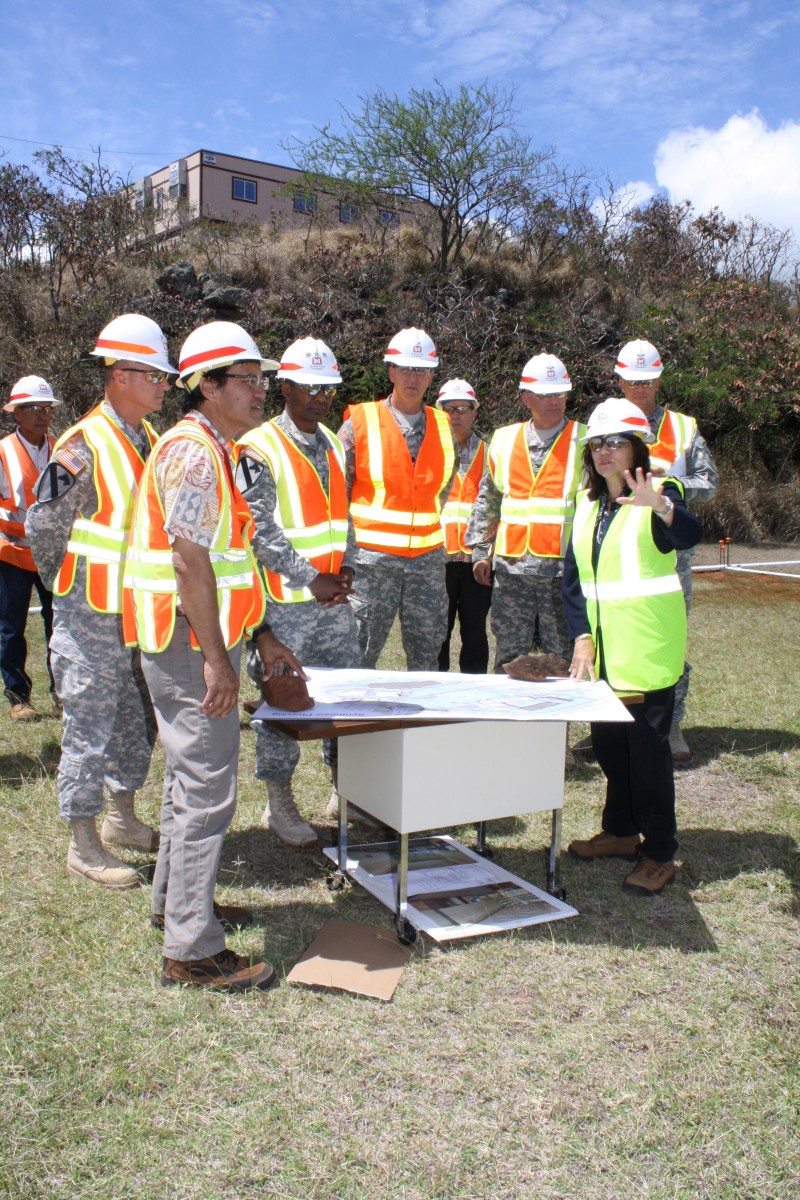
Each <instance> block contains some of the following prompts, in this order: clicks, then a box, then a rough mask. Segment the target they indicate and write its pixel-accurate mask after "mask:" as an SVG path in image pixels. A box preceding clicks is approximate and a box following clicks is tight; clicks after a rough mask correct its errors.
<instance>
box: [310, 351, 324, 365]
mask: <svg viewBox="0 0 800 1200" xmlns="http://www.w3.org/2000/svg"><path fill="white" fill-rule="evenodd" d="M311 365H312V367H321V366H322V355H321V354H316V353H315V354H312V355H311Z"/></svg>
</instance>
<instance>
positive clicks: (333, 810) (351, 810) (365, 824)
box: [325, 767, 384, 829]
mask: <svg viewBox="0 0 800 1200" xmlns="http://www.w3.org/2000/svg"><path fill="white" fill-rule="evenodd" d="M331 783H332V784H333V787H332V788H331V798H330V800H329V801H328V805H327V808H326V809H325V816H326V817H327V819H328V820H329V821H335V822H336V823H337V825H338V823H339V770H338V768H337V767H331ZM347 824H348V825H360V826H361V828H362V829H383V828H384V826H383V825H382V824H381V822H380V821H376V820H375V818H374V817H371V816H370V815H369V813H366V812H364V810H363V808H356V806H355V804H350V803H348V805H347Z"/></svg>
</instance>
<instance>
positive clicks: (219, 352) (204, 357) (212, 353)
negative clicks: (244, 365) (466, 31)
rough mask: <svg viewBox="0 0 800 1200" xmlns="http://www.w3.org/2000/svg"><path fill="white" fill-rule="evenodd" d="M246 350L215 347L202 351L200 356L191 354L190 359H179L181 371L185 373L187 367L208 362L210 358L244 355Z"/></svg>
mask: <svg viewBox="0 0 800 1200" xmlns="http://www.w3.org/2000/svg"><path fill="white" fill-rule="evenodd" d="M246 350H247V347H246V346H217V347H216V349H214V350H204V351H203V353H202V354H193V355H192V356H191V357H190V358H183V359H181V370H182V371H185V370H187V369H188V368H189V367H196V366H199V365H200V363H204V362H208V361H209V360H210V359H212V358H227V357H228V356H229V355H233V354H244V353H245V352H246Z"/></svg>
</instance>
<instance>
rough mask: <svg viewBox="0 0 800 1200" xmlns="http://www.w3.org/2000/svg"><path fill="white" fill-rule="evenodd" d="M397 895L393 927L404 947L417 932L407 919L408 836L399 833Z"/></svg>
mask: <svg viewBox="0 0 800 1200" xmlns="http://www.w3.org/2000/svg"><path fill="white" fill-rule="evenodd" d="M397 850H398V853H397V894H396V899H395V913H394V927H395V929H396V930H397V936H398V938H399V940H400V941H401V942H403V943H404V944H405V945H412V944H413V943H414V942H415V941H416V940H417V931H416V929H415V928H414V926H413V925H412V924H411V922H410V921H409V919H408V834H407V833H401V834H400V836H399V838H398V846H397Z"/></svg>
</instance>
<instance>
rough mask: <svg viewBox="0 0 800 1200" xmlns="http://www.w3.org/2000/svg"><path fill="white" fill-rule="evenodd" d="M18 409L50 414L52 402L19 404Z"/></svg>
mask: <svg viewBox="0 0 800 1200" xmlns="http://www.w3.org/2000/svg"><path fill="white" fill-rule="evenodd" d="M18 411H19V412H29V413H47V414H48V415H50V416H52V412H53V406H52V404H20V405H19V408H18Z"/></svg>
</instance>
